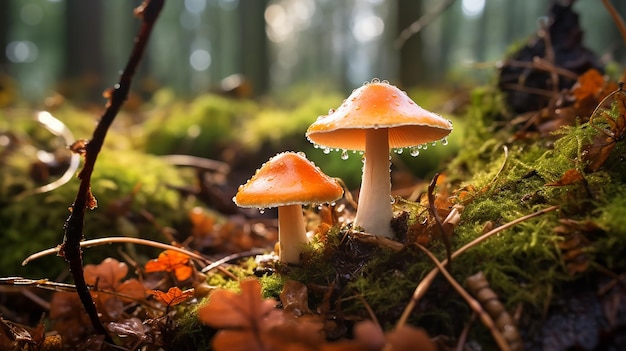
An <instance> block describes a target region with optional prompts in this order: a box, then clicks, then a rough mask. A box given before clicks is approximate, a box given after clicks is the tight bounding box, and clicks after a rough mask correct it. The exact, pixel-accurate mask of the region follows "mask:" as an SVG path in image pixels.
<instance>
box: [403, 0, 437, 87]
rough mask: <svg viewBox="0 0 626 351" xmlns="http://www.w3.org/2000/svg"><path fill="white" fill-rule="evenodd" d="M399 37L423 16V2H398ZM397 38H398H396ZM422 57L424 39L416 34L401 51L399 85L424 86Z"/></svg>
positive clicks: (425, 77)
mask: <svg viewBox="0 0 626 351" xmlns="http://www.w3.org/2000/svg"><path fill="white" fill-rule="evenodd" d="M397 11H398V12H397V15H398V21H397V23H398V28H397V31H398V35H399V34H400V33H401V32H402V31H403V30H404V29H406V28H408V27H409V26H410V25H411V23H413V22H415V21H417V20H418V18H420V17H421V16H422V1H421V0H414V1H398V2H397ZM396 37H397V36H396ZM423 68H424V59H423V57H422V39H421V35H420V33H417V34H415V35H414V36H412V37H411V38H409V39H408V40H407V41H405V42H404V45H403V46H402V48H401V49H400V65H399V70H400V72H399V84H400V86H402V87H403V88H404V89H406V88H409V87H412V86H415V85H418V84H423V83H424V82H425V80H426V79H428V78H429V77H427V75H426V74H425V72H424V70H423Z"/></svg>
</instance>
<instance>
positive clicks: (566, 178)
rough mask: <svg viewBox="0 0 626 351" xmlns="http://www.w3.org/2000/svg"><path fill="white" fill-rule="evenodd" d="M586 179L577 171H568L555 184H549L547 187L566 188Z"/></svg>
mask: <svg viewBox="0 0 626 351" xmlns="http://www.w3.org/2000/svg"><path fill="white" fill-rule="evenodd" d="M584 179H585V178H584V177H583V175H582V173H580V171H579V170H577V169H573V168H572V169H568V170H567V171H565V173H563V175H562V176H561V178H560V179H559V180H557V181H556V182H554V183H547V184H546V186H565V185H571V184H574V183H578V182H580V181H583V180H584Z"/></svg>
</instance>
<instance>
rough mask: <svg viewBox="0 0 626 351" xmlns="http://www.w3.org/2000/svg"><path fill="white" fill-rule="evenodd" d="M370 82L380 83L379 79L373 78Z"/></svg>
mask: <svg viewBox="0 0 626 351" xmlns="http://www.w3.org/2000/svg"><path fill="white" fill-rule="evenodd" d="M372 83H374V84H377V83H380V79H378V78H374V79H372Z"/></svg>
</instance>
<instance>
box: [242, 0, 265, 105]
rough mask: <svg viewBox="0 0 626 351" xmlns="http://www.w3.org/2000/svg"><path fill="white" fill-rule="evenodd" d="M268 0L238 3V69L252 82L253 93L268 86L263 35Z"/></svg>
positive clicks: (245, 0) (258, 92)
mask: <svg viewBox="0 0 626 351" xmlns="http://www.w3.org/2000/svg"><path fill="white" fill-rule="evenodd" d="M267 3H268V0H244V1H241V2H240V3H239V6H241V8H240V9H239V14H240V16H241V17H240V22H239V23H240V26H241V27H240V35H241V38H240V39H239V43H240V45H241V48H240V50H239V52H240V55H241V57H240V60H241V61H240V62H241V64H240V67H241V68H240V69H241V73H242V74H243V75H244V76H245V77H246V78H247V79H248V80H249V81H250V82H251V83H252V86H253V89H254V95H261V94H264V93H266V92H267V91H268V88H269V71H268V69H269V65H270V64H269V59H268V48H267V47H268V45H267V36H266V35H265V17H264V15H265V8H266V6H267Z"/></svg>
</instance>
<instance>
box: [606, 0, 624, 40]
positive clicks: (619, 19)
mask: <svg viewBox="0 0 626 351" xmlns="http://www.w3.org/2000/svg"><path fill="white" fill-rule="evenodd" d="M602 3H603V4H604V7H606V9H607V10H608V11H609V14H611V18H613V22H615V25H616V26H617V29H619V33H620V34H621V35H622V39H623V40H624V43H626V23H624V19H623V18H622V16H620V14H619V12H617V10H616V9H615V7H614V6H613V4H611V1H609V0H602Z"/></svg>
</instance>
